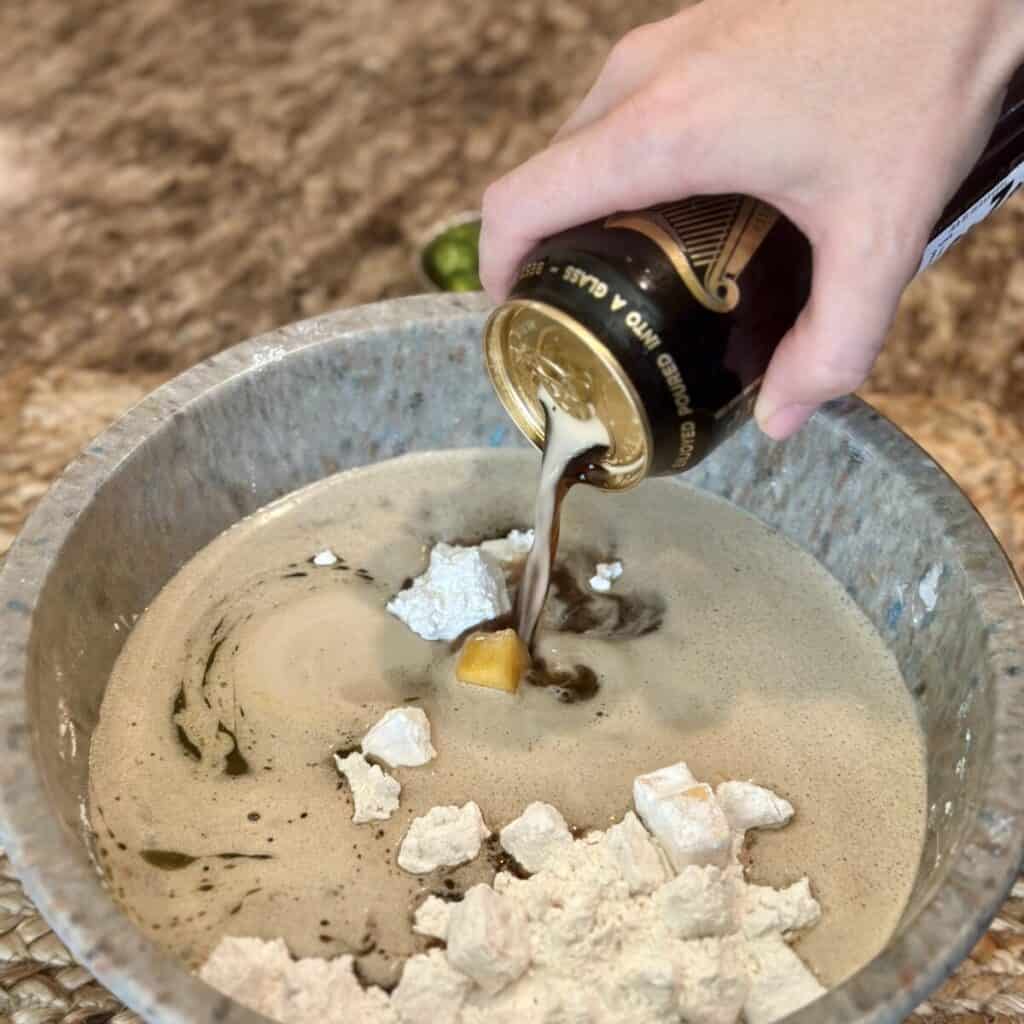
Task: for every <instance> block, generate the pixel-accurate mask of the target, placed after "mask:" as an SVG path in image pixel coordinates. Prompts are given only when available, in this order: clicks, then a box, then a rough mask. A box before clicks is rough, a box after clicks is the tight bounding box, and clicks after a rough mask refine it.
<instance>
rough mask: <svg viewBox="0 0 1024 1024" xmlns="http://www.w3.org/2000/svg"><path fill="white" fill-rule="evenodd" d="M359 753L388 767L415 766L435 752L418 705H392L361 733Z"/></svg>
mask: <svg viewBox="0 0 1024 1024" xmlns="http://www.w3.org/2000/svg"><path fill="white" fill-rule="evenodd" d="M362 750H363V754H364V755H365V756H366V757H375V758H377V760H378V761H383V762H384V763H385V764H386V765H388V766H389V767H391V768H419V767H420V766H421V765H425V764H426V763H427V762H428V761H432V760H433V759H434V758H435V757H436V756H437V751H436V750H435V749H434V747H433V745H432V744H431V742H430V722H429V721H428V720H427V716H426V714H425V713H424V711H423V709H422V708H392V709H391V710H390V711H388V712H386V713H385V715H384V717H383V718H382V719H381V720H380V721H379V722H378V723H377V724H376V725H375V726H374V727H373V728H372V729H371V730H370V731H369V732H368V733H367V734H366V735H365V736H364V737H363V743H362Z"/></svg>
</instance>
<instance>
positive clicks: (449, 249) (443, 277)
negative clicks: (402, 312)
mask: <svg viewBox="0 0 1024 1024" xmlns="http://www.w3.org/2000/svg"><path fill="white" fill-rule="evenodd" d="M479 246H480V219H479V217H478V216H476V215H472V218H471V219H470V217H469V216H468V215H467V216H463V217H460V218H458V219H457V220H455V221H449V222H448V223H447V224H446V225H445V226H443V227H442V228H440V229H439V230H438V232H437V233H436V234H435V235H434V236H433V238H431V239H430V241H429V242H427V244H426V245H425V246H424V247H423V251H422V254H421V256H420V268H421V270H422V271H423V275H424V276H425V277H426V279H427V280H428V281H429V282H430V283H431V284H432V285H433V286H434V287H435V288H437V289H438V290H439V291H442V292H476V291H479V290H480V287H481V285H480V264H479V259H478V253H479Z"/></svg>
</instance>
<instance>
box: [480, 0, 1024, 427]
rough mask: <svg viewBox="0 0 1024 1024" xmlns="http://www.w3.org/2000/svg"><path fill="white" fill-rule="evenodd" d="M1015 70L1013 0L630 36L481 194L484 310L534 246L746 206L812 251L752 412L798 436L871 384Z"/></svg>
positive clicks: (907, 4)
mask: <svg viewBox="0 0 1024 1024" xmlns="http://www.w3.org/2000/svg"><path fill="white" fill-rule="evenodd" d="M1022 58H1024V0H900V2H899V3H893V2H892V0H704V2H703V3H700V4H697V5H696V6H693V7H687V8H685V9H684V10H682V11H681V12H680V13H678V14H676V15H673V16H672V17H670V18H666V19H664V20H663V21H659V22H655V23H653V24H650V25H645V26H642V27H641V28H638V29H635V30H634V31H632V32H630V33H629V34H628V35H627V36H625V37H624V38H623V39H622V40H621V41H620V42H619V43H618V44H617V45H616V46H615V47H614V48H613V49H612V51H611V54H610V56H609V57H608V60H607V62H606V63H605V65H604V68H603V69H602V71H601V73H600V75H599V76H598V78H597V81H596V82H595V83H594V85H593V86H592V88H591V89H590V91H589V92H588V93H587V95H586V96H585V97H584V99H583V101H582V103H580V105H579V107H578V108H577V109H576V111H575V112H574V113H573V114H572V116H571V117H570V118H569V119H568V121H566V123H565V124H564V125H563V126H562V128H561V129H560V130H559V132H558V133H557V135H556V136H555V138H554V139H553V140H552V142H551V143H550V145H548V146H547V147H546V148H545V149H543V150H542V151H541V152H539V153H538V154H536V155H535V156H534V157H532V158H531V159H529V160H527V161H526V163H524V164H522V165H521V166H519V167H517V168H516V169H515V170H513V171H512V172H511V173H509V174H506V175H505V176H504V177H502V178H500V179H499V180H498V181H496V182H495V183H494V184H492V185H491V186H490V187H489V188H488V189H487V191H486V193H485V195H484V200H483V228H482V233H481V239H480V260H481V264H480V276H481V279H482V281H483V284H484V287H485V288H486V289H487V291H488V292H489V293H490V295H491V296H492V298H494V299H495V300H496V301H499V300H500V299H502V298H503V297H504V296H505V295H507V293H508V289H509V287H510V285H511V283H512V280H513V277H514V274H515V271H516V268H517V266H518V264H519V263H520V261H521V260H522V258H523V257H524V256H525V255H526V253H527V251H528V250H529V249H530V248H531V247H532V246H533V245H534V244H535V243H536V242H538V241H540V240H541V239H542V238H545V237H547V236H549V235H552V234H554V233H556V232H558V231H561V230H563V229H565V228H568V227H571V226H573V225H576V224H580V223H583V222H585V221H589V220H592V219H594V218H597V217H601V216H605V215H607V214H609V213H612V212H615V211H618V210H630V209H639V208H642V207H645V206H649V205H650V204H652V203H658V202H666V201H669V200H673V199H680V198H683V197H685V196H688V195H699V194H714V193H724V192H739V193H744V194H747V195H753V196H756V197H758V198H760V199H762V200H764V201H765V202H768V203H770V204H771V205H773V206H775V207H776V208H777V209H779V210H780V211H781V212H782V213H784V214H785V215H786V216H787V217H788V218H789V219H790V220H792V221H793V222H794V223H795V224H796V225H797V226H798V227H799V228H800V229H801V230H802V231H803V232H804V234H805V235H806V236H807V238H808V239H809V240H810V243H811V246H812V250H813V278H812V287H811V294H810V298H809V299H808V302H807V305H806V307H805V308H804V310H803V313H802V314H801V315H800V317H799V318H798V320H797V321H796V323H795V324H794V326H793V328H792V329H791V330H790V331H789V333H788V334H787V335H786V337H785V338H784V339H783V340H782V342H781V344H780V345H779V347H778V349H777V350H776V352H775V355H774V357H773V359H772V361H771V364H770V365H769V367H768V370H767V373H766V374H765V378H764V381H763V383H762V387H761V392H760V395H759V397H758V400H757V406H756V409H755V415H756V417H757V421H758V423H759V424H760V426H761V429H762V430H764V431H765V432H766V433H767V434H769V435H770V436H772V437H774V438H778V439H782V438H785V437H787V436H789V435H790V434H792V433H793V432H795V431H796V430H798V429H799V428H800V427H801V426H802V425H803V424H804V423H805V422H806V421H807V420H808V419H809V418H810V416H811V415H812V413H813V412H814V410H815V409H816V408H817V407H818V406H819V405H820V404H821V403H822V402H824V401H827V400H828V399H830V398H835V397H837V396H839V395H843V394H847V393H849V392H851V391H854V390H855V389H856V388H858V387H859V386H860V385H861V384H862V383H863V382H864V379H865V378H866V377H867V374H868V372H869V371H870V369H871V366H872V364H873V363H874V361H875V358H876V357H877V355H878V353H879V351H880V349H881V347H882V344H883V342H884V339H885V334H886V332H887V330H888V328H889V326H890V324H891V323H892V318H893V316H894V314H895V311H896V307H897V304H898V302H899V299H900V296H901V294H902V292H903V289H904V288H905V287H906V285H907V283H908V282H909V281H910V279H911V278H912V277H913V275H914V273H915V271H916V270H917V267H918V265H919V263H920V259H921V255H922V252H923V250H924V247H925V245H926V243H927V241H928V235H929V232H930V230H931V228H932V227H933V226H934V224H935V222H936V221H937V219H938V217H939V215H940V214H941V212H942V210H943V207H944V206H945V204H946V202H947V201H948V200H949V198H950V197H951V196H952V194H953V192H954V191H955V190H956V188H957V186H958V185H959V184H960V183H961V182H962V181H963V179H964V177H965V176H966V175H967V172H968V171H969V170H970V168H971V166H972V165H973V164H974V162H975V161H976V160H977V158H978V156H979V155H980V153H981V150H982V147H983V146H984V144H985V141H986V140H987V138H988V134H989V132H990V131H991V128H992V125H993V122H994V120H995V117H996V115H997V114H998V111H999V106H1000V103H1001V102H1002V99H1003V96H1004V93H1005V89H1006V85H1007V82H1008V81H1009V78H1010V76H1011V74H1012V73H1013V70H1014V69H1015V68H1016V66H1017V65H1018V64H1019V63H1020V61H1021V60H1022Z"/></svg>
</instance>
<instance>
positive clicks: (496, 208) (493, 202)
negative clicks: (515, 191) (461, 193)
mask: <svg viewBox="0 0 1024 1024" xmlns="http://www.w3.org/2000/svg"><path fill="white" fill-rule="evenodd" d="M510 204H511V198H510V186H509V181H508V178H507V177H505V178H499V179H498V180H497V181H493V182H491V184H490V185H488V186H487V188H486V189H484V194H483V197H482V198H481V201H480V211H481V215H482V219H483V220H484V222H485V223H488V224H499V223H501V221H502V220H503V219H504V214H505V212H506V211H507V210H508V209H509V208H510Z"/></svg>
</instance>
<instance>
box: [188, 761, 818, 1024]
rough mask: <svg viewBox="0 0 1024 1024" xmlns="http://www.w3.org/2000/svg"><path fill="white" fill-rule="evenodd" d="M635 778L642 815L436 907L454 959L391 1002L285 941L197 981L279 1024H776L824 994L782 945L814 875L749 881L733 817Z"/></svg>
mask: <svg viewBox="0 0 1024 1024" xmlns="http://www.w3.org/2000/svg"><path fill="white" fill-rule="evenodd" d="M637 782H638V785H637V786H636V795H637V797H638V798H639V799H638V801H637V811H638V812H639V814H640V817H637V815H635V814H633V812H632V811H630V812H627V814H626V815H625V817H624V818H623V819H622V821H621V822H619V823H618V824H616V825H613V826H612V827H611V828H610V829H608V831H607V832H592V833H589V834H587V835H585V836H583V837H582V838H580V839H575V840H572V841H564V840H562V841H559V842H557V843H556V844H554V845H553V846H552V847H551V849H550V850H547V849H545V855H544V856H543V857H542V858H540V863H541V866H540V868H539V870H537V871H536V872H535V873H534V874H532V875H530V876H529V877H526V878H517V877H514V876H513V875H511V874H508V873H505V872H501V873H499V874H497V875H496V876H495V878H494V881H493V884H492V885H490V886H487V885H478V886H476V887H474V889H472V890H470V892H469V893H468V894H467V895H466V897H465V898H464V899H463V901H462V902H461V903H456V904H453V905H450V907H449V906H442V905H440V901H436V899H435V900H433V902H432V901H431V898H428V900H427V901H425V902H424V904H423V905H422V906H421V908H420V909H419V910H418V911H417V913H416V915H415V922H416V928H417V931H419V932H420V933H421V934H431V935H434V936H436V937H437V938H438V939H440V940H442V941H444V942H445V944H446V949H445V950H441V949H433V950H431V951H430V953H428V954H423V955H419V956H415V957H412V958H410V959H409V960H408V961H407V962H406V966H405V971H404V973H403V977H402V980H401V982H400V984H399V986H398V988H397V989H396V990H395V992H394V994H393V995H392V996H391V997H390V998H389V997H388V996H387V995H386V994H385V993H384V992H383V991H381V990H380V989H374V988H370V989H365V990H364V989H362V988H360V986H359V984H358V982H357V981H356V979H355V977H354V975H353V973H352V958H351V957H340V958H338V959H337V960H333V961H330V962H327V961H323V960H299V961H292V960H291V958H290V957H289V956H288V952H287V949H286V948H285V946H284V943H283V942H281V941H280V940H279V939H278V940H273V941H270V942H263V941H261V940H259V939H236V938H226V939H222V940H221V943H220V945H219V946H218V947H217V949H216V950H214V953H213V955H212V956H211V957H210V959H209V960H208V961H207V963H206V965H205V966H204V967H203V969H202V972H201V973H202V977H203V979H204V980H205V981H208V982H209V983H210V984H212V985H214V986H216V987H217V988H219V989H220V990H221V991H223V992H225V993H226V994H227V995H229V996H231V997H232V998H235V999H237V1000H238V1001H239V1002H242V1003H244V1004H245V1005H247V1006H249V1007H251V1008H252V1009H255V1010H258V1011H259V1012H261V1013H264V1014H266V1015H267V1016H270V1017H276V1018H277V1019H278V1020H280V1021H282V1022H283V1024H291V1022H292V1021H296V1022H298V1021H300V1020H301V1021H302V1022H303V1024H305V1022H306V1021H309V1020H319V1021H324V1022H327V1024H331V1022H333V1021H335V1020H338V1021H340V1020H341V1019H342V1016H341V1015H344V1019H345V1020H359V1021H360V1022H364V1024H392V1022H395V1024H513V1022H514V1024H561V1022H564V1021H566V1020H586V1021H590V1022H594V1024H636V1022H640V1021H643V1022H645V1024H648V1022H649V1024H683V1022H686V1024H739V1022H740V1021H743V1022H745V1024H772V1022H773V1021H775V1020H777V1019H779V1018H781V1017H783V1016H786V1015H787V1014H789V1013H792V1012H794V1011H795V1010H797V1009H800V1008H801V1007H803V1006H805V1005H807V1004H808V1003H809V1002H812V1001H813V1000H815V999H817V998H818V997H819V996H820V995H822V994H823V993H824V991H825V990H824V988H823V987H822V986H821V984H820V983H819V982H818V981H817V979H816V978H815V977H814V975H813V974H812V973H811V971H810V970H809V969H808V968H807V967H806V966H805V965H804V963H803V962H802V961H801V960H800V958H799V957H798V956H797V955H796V953H795V952H794V951H793V950H792V948H791V947H790V946H789V944H788V941H789V940H790V939H791V938H792V937H793V936H794V935H795V933H796V932H797V931H798V930H799V929H803V928H806V927H810V926H812V925H813V924H815V923H816V922H817V920H818V918H819V917H820V908H819V906H818V903H817V901H816V900H815V899H814V897H813V895H812V893H811V888H810V884H809V882H808V881H807V879H806V878H804V879H801V880H800V881H798V882H796V883H794V884H793V885H790V886H789V887H787V888H785V889H779V890H776V889H771V888H769V887H767V886H757V885H750V884H748V883H747V881H746V878H745V876H744V870H743V867H742V865H741V863H740V861H739V853H740V851H741V850H742V847H743V832H741V831H734V832H732V833H731V834H730V838H731V842H730V843H729V846H728V851H727V853H726V854H725V855H724V856H723V850H722V844H721V842H720V840H719V832H720V828H721V821H722V820H724V819H725V813H724V811H723V810H722V809H721V808H720V807H719V806H718V804H717V799H716V797H715V794H714V792H713V791H712V790H711V789H710V787H708V786H706V785H703V784H702V783H699V782H697V780H696V779H695V778H694V777H693V776H692V775H691V774H690V772H689V769H688V768H687V767H686V765H685V764H682V763H680V764H678V765H673V766H670V767H669V768H667V769H662V770H661V771H660V772H656V773H652V774H650V775H648V776H642V777H641V778H640V779H638V780H637ZM769 796H770V797H772V801H769V800H768V797H769ZM757 798H758V801H759V802H760V803H762V804H765V805H770V806H773V807H775V806H780V805H781V804H780V803H775V802H773V801H780V800H781V798H777V797H775V795H774V794H771V793H770V791H767V790H763V791H761V792H759V793H758V794H757ZM662 805H663V806H662ZM474 806H475V805H474ZM786 806H787V807H788V805H786ZM538 807H545V805H536V806H535V807H534V809H533V811H532V815H533V816H534V817H537V816H538V815H539V811H538V809H537V808H538ZM450 810H455V808H452V809H450ZM551 812H554V814H557V812H556V811H555V809H554V808H547V809H546V810H545V814H546V815H547V816H548V817H550V818H551V819H552V820H554V814H552V813H551ZM687 816H689V817H687ZM754 817H757V816H754ZM760 817H761V819H763V820H765V822H766V825H767V827H778V824H777V820H776V819H777V817H778V816H777V815H772V816H763V815H762V816H760ZM527 820H528V821H529V820H530V819H529V818H528V819H527ZM641 820H645V821H647V820H650V821H653V822H654V823H655V825H656V828H655V834H654V835H651V833H650V832H648V830H647V829H646V828H645V827H644V825H643V824H642V823H641ZM517 821H519V829H520V830H522V821H521V819H517ZM512 835H513V836H515V830H513V833H512ZM683 840H685V854H686V856H685V857H680V856H679V852H680V850H682V849H683V848H684V844H683ZM673 854H674V855H673ZM527 859H529V858H527ZM300 1007H301V1012H302V1014H305V1016H301V1015H298V1009H299V1008H300ZM332 1013H334V1014H335V1016H331V1014H332Z"/></svg>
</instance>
